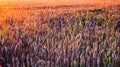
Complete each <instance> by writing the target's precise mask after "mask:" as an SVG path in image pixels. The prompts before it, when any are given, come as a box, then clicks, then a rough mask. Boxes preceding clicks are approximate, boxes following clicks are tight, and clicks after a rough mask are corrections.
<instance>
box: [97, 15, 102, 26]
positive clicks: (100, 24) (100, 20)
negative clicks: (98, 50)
mask: <svg viewBox="0 0 120 67" xmlns="http://www.w3.org/2000/svg"><path fill="white" fill-rule="evenodd" d="M102 24H103V18H102V17H101V16H100V17H99V18H98V25H99V26H102Z"/></svg>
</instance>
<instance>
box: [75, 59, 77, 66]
mask: <svg viewBox="0 0 120 67" xmlns="http://www.w3.org/2000/svg"><path fill="white" fill-rule="evenodd" d="M76 65H77V61H76V59H74V67H76Z"/></svg>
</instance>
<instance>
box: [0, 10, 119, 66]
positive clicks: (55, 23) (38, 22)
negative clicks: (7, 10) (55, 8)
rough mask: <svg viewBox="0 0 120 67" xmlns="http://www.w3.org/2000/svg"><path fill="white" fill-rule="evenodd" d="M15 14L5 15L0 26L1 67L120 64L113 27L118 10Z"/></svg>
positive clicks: (117, 16) (117, 18)
mask: <svg viewBox="0 0 120 67" xmlns="http://www.w3.org/2000/svg"><path fill="white" fill-rule="evenodd" d="M37 13H39V12H37ZM15 15H16V14H15ZM26 15H27V14H26ZM23 16H24V15H23ZM17 17H19V15H18V16H17ZM17 17H16V18H15V17H14V18H13V17H6V18H5V21H4V24H3V26H2V27H1V30H0V31H1V33H0V64H1V65H3V67H117V66H119V65H120V56H119V55H120V54H119V53H120V48H119V47H117V40H118V39H117V37H116V36H115V29H114V28H115V24H116V22H120V11H119V10H114V11H110V10H108V9H94V10H76V11H74V12H66V13H60V14H59V13H56V14H55V13H51V14H49V13H46V14H43V15H42V14H40V15H39V14H36V13H34V14H33V13H31V16H30V17H29V18H28V17H27V18H26V17H23V18H17Z"/></svg>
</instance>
